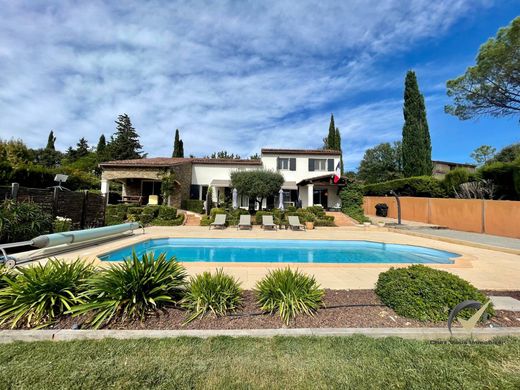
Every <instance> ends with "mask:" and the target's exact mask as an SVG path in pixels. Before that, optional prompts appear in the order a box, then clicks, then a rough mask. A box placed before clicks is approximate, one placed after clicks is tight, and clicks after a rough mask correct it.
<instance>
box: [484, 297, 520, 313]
mask: <svg viewBox="0 0 520 390" xmlns="http://www.w3.org/2000/svg"><path fill="white" fill-rule="evenodd" d="M489 298H490V299H491V302H493V306H495V309H496V310H507V311H518V312H520V301H519V300H518V299H515V298H512V297H500V296H490V297H489Z"/></svg>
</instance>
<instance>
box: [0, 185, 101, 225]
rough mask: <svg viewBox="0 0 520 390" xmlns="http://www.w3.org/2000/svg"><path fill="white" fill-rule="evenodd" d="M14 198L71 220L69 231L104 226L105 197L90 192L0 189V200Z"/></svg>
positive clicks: (21, 188)
mask: <svg viewBox="0 0 520 390" xmlns="http://www.w3.org/2000/svg"><path fill="white" fill-rule="evenodd" d="M4 199H15V200H17V201H18V202H33V203H36V204H38V205H39V206H40V207H41V208H42V209H43V210H44V211H45V212H47V213H49V214H51V215H52V216H53V217H57V216H60V217H64V218H70V219H71V222H72V229H73V230H77V229H87V228H92V227H100V226H104V223H105V222H104V221H105V205H106V200H105V197H104V196H102V195H100V194H97V193H93V192H89V191H86V190H85V191H66V190H61V191H60V190H58V189H54V188H28V187H18V189H17V190H14V191H13V187H8V186H0V201H2V200H4Z"/></svg>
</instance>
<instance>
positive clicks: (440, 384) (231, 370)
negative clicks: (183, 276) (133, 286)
mask: <svg viewBox="0 0 520 390" xmlns="http://www.w3.org/2000/svg"><path fill="white" fill-rule="evenodd" d="M0 388H2V389H4V388H9V389H16V388H34V389H63V388H83V389H101V388H125V389H127V388H133V389H144V388H165V389H166V388H268V389H273V388H280V389H285V388H308V389H319V388H353V389H362V388H388V389H394V388H407V389H414V388H415V389H426V388H431V389H441V388H452V389H461V388H468V389H477V388H501V389H504V388H506V389H507V388H511V389H513V388H520V340H519V339H500V340H496V341H494V342H490V343H466V342H453V343H445V342H442V343H441V342H439V343H434V342H423V341H407V340H402V339H397V338H387V339H371V338H366V337H362V336H355V337H345V338H334V337H328V338H325V337H324V338H313V337H300V338H291V337H275V338H271V339H255V338H229V337H218V338H212V339H197V338H178V339H155V340H154V339H141V340H102V341H73V342H34V343H15V344H4V345H1V347H0Z"/></svg>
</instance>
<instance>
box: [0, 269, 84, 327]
mask: <svg viewBox="0 0 520 390" xmlns="http://www.w3.org/2000/svg"><path fill="white" fill-rule="evenodd" d="M92 272H93V268H92V266H91V265H90V264H87V263H85V262H84V261H82V260H79V259H78V260H76V261H74V262H72V263H66V262H64V261H61V260H56V259H53V260H49V261H47V263H45V264H44V265H42V264H36V265H32V266H30V267H21V268H18V269H17V272H16V274H12V275H8V276H5V277H4V281H5V282H6V283H7V286H5V287H4V288H3V289H2V290H0V323H4V322H11V326H12V327H13V328H15V327H16V326H17V325H18V324H19V322H20V321H21V322H23V323H24V324H25V326H27V327H32V326H36V327H44V326H48V325H50V324H52V323H53V322H54V321H55V320H56V319H57V318H58V317H59V316H61V315H62V314H63V313H65V312H66V311H67V310H69V309H70V308H71V306H73V305H76V304H78V303H81V302H82V299H81V293H82V292H83V291H84V289H85V280H86V279H87V278H88V277H89V276H90V275H91V274H92Z"/></svg>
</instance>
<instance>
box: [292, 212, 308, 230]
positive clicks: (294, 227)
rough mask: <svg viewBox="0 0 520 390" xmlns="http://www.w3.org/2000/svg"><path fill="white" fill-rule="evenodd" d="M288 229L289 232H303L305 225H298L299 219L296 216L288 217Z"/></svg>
mask: <svg viewBox="0 0 520 390" xmlns="http://www.w3.org/2000/svg"><path fill="white" fill-rule="evenodd" d="M289 227H290V228H291V230H305V225H302V224H301V223H300V218H298V216H296V215H290V216H289Z"/></svg>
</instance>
